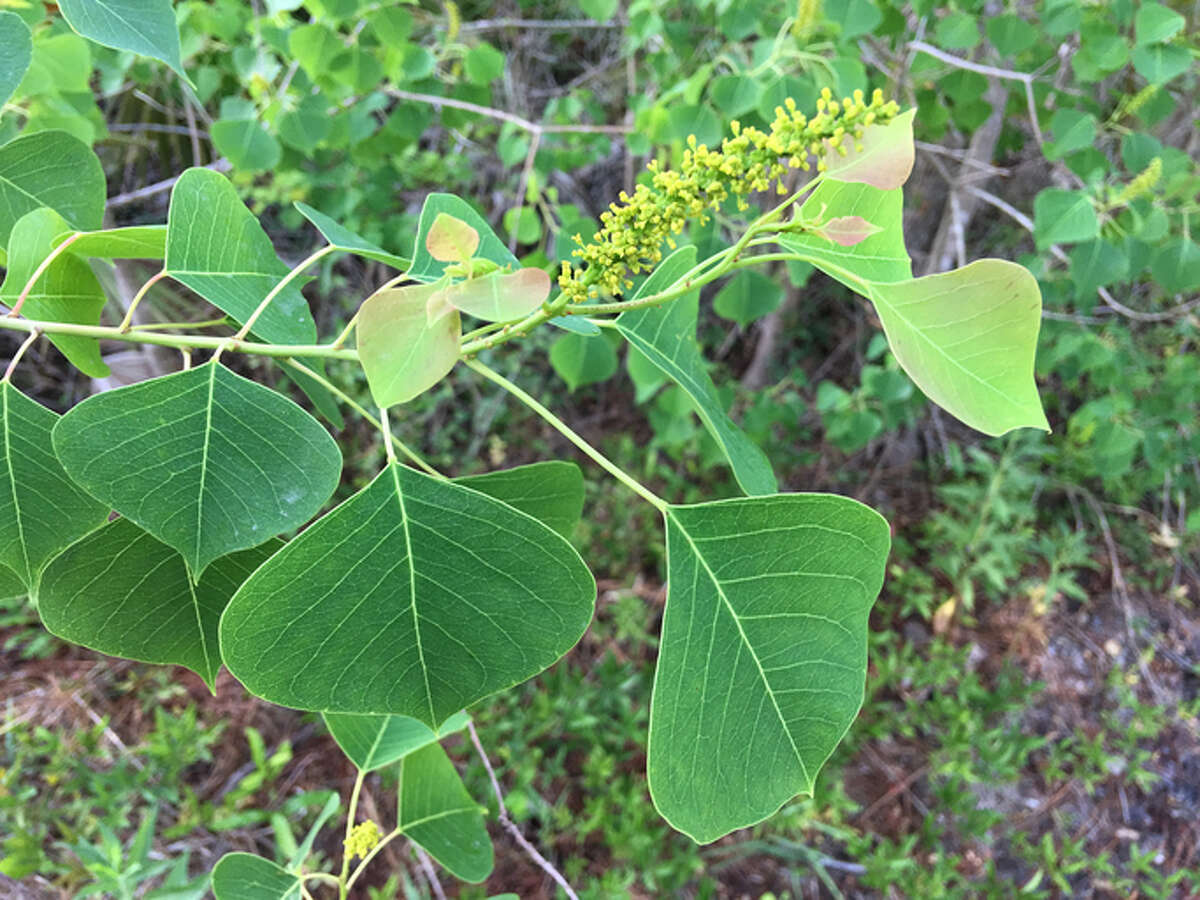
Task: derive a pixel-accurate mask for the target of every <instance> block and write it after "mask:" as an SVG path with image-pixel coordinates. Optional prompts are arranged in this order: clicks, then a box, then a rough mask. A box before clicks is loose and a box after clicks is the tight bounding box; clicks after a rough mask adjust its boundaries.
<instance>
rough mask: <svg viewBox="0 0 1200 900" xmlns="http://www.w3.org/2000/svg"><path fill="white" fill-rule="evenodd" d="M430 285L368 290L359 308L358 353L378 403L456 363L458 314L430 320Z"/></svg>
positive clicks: (406, 395) (427, 383) (398, 399)
mask: <svg viewBox="0 0 1200 900" xmlns="http://www.w3.org/2000/svg"><path fill="white" fill-rule="evenodd" d="M437 292H438V288H437V287H436V286H435V285H432V284H417V285H409V286H408V287H401V288H388V289H387V290H383V291H379V292H377V293H375V294H372V295H371V296H370V297H368V298H367V300H366V302H365V303H363V305H362V309H361V310H359V313H358V325H357V326H356V332H357V335H358V356H359V360H360V361H361V362H362V367H363V371H364V372H366V374H367V384H368V385H369V386H370V388H371V396H372V397H373V398H374V399H375V403H376V405H378V406H382V407H387V406H392V405H393V404H396V403H404V402H405V401H407V400H411V399H412V398H413V397H415V396H417V395H418V394H420V393H422V392H424V391H426V390H428V389H429V388H431V387H433V385H435V384H437V383H438V382H439V381H441V380H442V379H443V378H444V377H445V376H446V374H447V373H448V372H449V371H450V370H451V369H452V368H454V364H455V363H456V362H458V349H459V341H460V339H461V338H462V322H461V320H460V319H459V316H458V313H457V312H455V311H453V310H451V311H450V314H449V315H444V316H441V317H440V318H438V319H436V320H431V319H430V317H429V313H428V307H429V301H430V299H431V297H432V296H433V295H434V294H436V293H437Z"/></svg>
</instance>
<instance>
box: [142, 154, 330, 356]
mask: <svg viewBox="0 0 1200 900" xmlns="http://www.w3.org/2000/svg"><path fill="white" fill-rule="evenodd" d="M164 268H165V269H166V271H167V274H168V275H170V276H171V277H172V278H174V279H175V280H176V281H178V282H179V283H180V284H183V285H184V286H186V287H189V288H191V289H192V290H193V291H195V292H196V293H197V294H199V295H200V296H201V297H203V298H204V299H205V300H207V301H208V302H209V303H211V304H213V306H215V307H217V308H218V309H220V310H221V311H222V312H225V313H228V314H229V315H230V316H232V317H233V318H234V319H236V320H237V321H238V322H245V321H246V319H248V318H249V317H250V315H251V314H252V313H253V312H254V310H255V309H257V308H258V305H259V303H261V302H262V299H263V297H265V296H266V295H267V294H268V293H269V292H270V291H271V289H272V288H274V287H275V285H276V284H277V283H278V282H279V280H280V279H281V278H283V277H284V276H285V275H287V274H288V271H289V269H288V267H287V266H285V265H284V264H283V263H282V262H280V261H279V257H278V256H276V255H275V248H274V247H272V246H271V240H270V238H268V237H267V234H266V232H265V231H263V230H262V226H261V225H259V224H258V219H256V218H255V217H254V214H253V213H252V212H250V210H248V209H247V208H246V207H245V205H244V204H243V203H242V201H241V198H239V197H238V194H237V191H236V190H235V189H234V187H233V185H232V184H230V183H229V181H228V179H226V178H225V177H224V176H222V175H220V174H218V173H217V172H213V171H210V170H209V169H188V170H187V171H186V172H184V173H183V174H182V175H181V176H180V177H179V181H178V182H176V184H175V187H174V189H173V190H172V191H171V206H170V209H169V210H168V212H167V257H166V263H165V264H164ZM252 333H253V334H255V335H256V336H257V337H260V338H262V339H263V340H265V341H268V342H269V343H273V344H312V343H314V342H315V341H316V339H317V326H316V323H315V322H314V321H313V317H312V313H311V312H310V311H309V308H308V303H307V302H306V301H305V299H304V295H303V294H301V293H300V288H299V287H297V286H296V284H295V283H293V284H291V285H289V286H288V287H287V288H285V289H284V290H282V291H280V293H279V295H278V296H277V297H276V298H275V300H274V301H273V302H272V303H271V305H270V306H268V307H267V308H266V310H265V311H264V312H263V314H262V315H261V316H259V318H258V321H256V322H255V323H254V328H253V330H252Z"/></svg>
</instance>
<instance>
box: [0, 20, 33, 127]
mask: <svg viewBox="0 0 1200 900" xmlns="http://www.w3.org/2000/svg"><path fill="white" fill-rule="evenodd" d="M0 47H4V48H5V49H4V58H3V59H0V107H3V106H4V104H5V103H7V102H8V100H9V98H10V97H12V95H13V92H14V91H16V89H17V85H19V84H20V83H21V79H22V78H24V77H25V72H26V70H27V69H28V68H29V63H30V61H31V60H32V59H33V35H32V34H31V33H30V31H29V26H28V25H26V24H25V22H24V21H23V20H22V19H21V17H20V16H18V15H17V14H16V13H12V12H8V11H6V10H5V11H0Z"/></svg>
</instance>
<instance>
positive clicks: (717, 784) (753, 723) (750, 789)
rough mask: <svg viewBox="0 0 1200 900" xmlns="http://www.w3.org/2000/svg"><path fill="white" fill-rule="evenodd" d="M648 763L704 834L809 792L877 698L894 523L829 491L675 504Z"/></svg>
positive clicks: (669, 815) (671, 818)
mask: <svg viewBox="0 0 1200 900" xmlns="http://www.w3.org/2000/svg"><path fill="white" fill-rule="evenodd" d="M665 518H666V529H667V581H668V594H667V607H666V612H665V617H664V620H663V630H662V639H661V643H660V646H659V656H658V669H657V672H656V674H655V679H654V694H653V698H652V700H651V706H650V739H649V750H648V754H649V759H648V763H647V774H648V778H649V783H650V794H651V796H652V797H653V799H654V803H655V806H656V807H657V808H658V811H659V812H660V813H661V814H662V815H663V817H664V818H666V820H667V821H668V822H670V823H671V825H672V826H673V827H674V828H676V829H678V830H680V831H682V832H684V833H686V834H688V835H689V836H690V837H692V838H693V839H694V840H696V841H697V842H699V843H707V842H709V841H714V840H716V839H717V838H719V837H721V836H722V835H725V834H728V833H729V832H731V831H733V830H735V829H737V828H742V827H745V826H748V825H752V824H754V823H756V822H760V821H762V820H763V819H765V818H767V817H768V816H770V815H771V814H773V813H774V812H775V811H776V810H778V809H779V807H780V806H782V805H783V804H784V803H786V802H787V801H788V800H789V799H791V798H792V797H794V796H795V795H796V794H799V793H812V790H813V784H814V782H815V779H816V777H817V772H818V771H819V770H820V768H821V766H822V765H824V763H825V761H826V760H827V759H828V758H829V755H830V754H831V753H832V752H833V749H834V747H836V746H837V743H838V741H840V740H841V738H842V736H843V735H844V734H845V733H846V730H847V729H848V728H849V727H850V723H851V722H852V721H853V720H854V717H855V716H856V715H857V714H858V710H859V707H860V706H861V705H862V698H863V683H864V680H865V677H866V666H867V616H868V614H869V612H870V609H871V605H872V604H873V603H874V602H875V597H876V595H877V594H878V593H879V588H880V586H881V585H882V583H883V574H884V564H885V562H886V560H887V554H888V547H889V543H890V538H889V531H888V524H887V522H885V521H884V520H883V518H881V517H880V516H879V514H878V513H876V512H875V511H874V510H872V509H870V508H869V507H866V506H863V505H862V504H861V503H858V502H856V501H854V500H850V499H847V498H845V497H837V496H834V495H829V494H780V495H776V496H772V497H751V498H745V499H738V500H722V501H716V502H712V503H700V504H697V505H694V506H672V507H669V508H668V509H667V511H666V513H665Z"/></svg>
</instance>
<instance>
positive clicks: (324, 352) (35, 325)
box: [0, 316, 358, 361]
mask: <svg viewBox="0 0 1200 900" xmlns="http://www.w3.org/2000/svg"><path fill="white" fill-rule="evenodd" d="M0 328H5V329H8V330H9V331H24V332H27V333H29V332H34V331H42V332H45V333H46V334H75V335H80V336H82V337H94V338H98V339H100V340H103V341H123V342H124V343H126V344H154V345H156V346H159V347H175V348H178V349H184V350H216V349H218V348H220V347H224V348H225V349H226V350H230V351H234V352H237V353H250V354H254V355H257V356H284V357H286V356H299V357H319V358H322V359H350V360H355V361H357V360H358V352H357V351H355V350H338V349H335V348H333V347H331V346H329V345H328V344H259V343H256V342H255V341H239V340H234V339H233V338H223V337H213V336H212V335H207V334H156V333H153V332H145V331H138V332H133V331H130V332H121V331H120V330H119V329H118V328H113V327H109V326H105V325H77V324H75V323H74V322H35V321H33V320H32V319H24V318H22V319H10V318H8V317H7V316H0Z"/></svg>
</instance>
